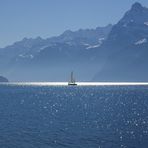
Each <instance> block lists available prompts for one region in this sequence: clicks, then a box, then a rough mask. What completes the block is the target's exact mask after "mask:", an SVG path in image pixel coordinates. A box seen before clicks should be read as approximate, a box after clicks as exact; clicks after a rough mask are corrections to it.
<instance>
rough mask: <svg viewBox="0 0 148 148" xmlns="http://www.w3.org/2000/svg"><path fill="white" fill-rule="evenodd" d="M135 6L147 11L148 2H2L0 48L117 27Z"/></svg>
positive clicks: (123, 0)
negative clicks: (24, 39)
mask: <svg viewBox="0 0 148 148" xmlns="http://www.w3.org/2000/svg"><path fill="white" fill-rule="evenodd" d="M135 2H140V3H141V4H142V5H144V6H146V7H148V0H139V1H138V0H137V1H136V0H0V47H5V46H7V45H10V44H12V43H14V42H15V41H19V40H22V39H23V38H24V37H27V38H36V37H38V36H41V37H42V38H47V37H51V36H57V35H60V34H61V33H62V32H64V31H65V30H73V31H75V30H78V29H80V28H81V29H86V28H96V27H98V26H105V25H107V24H110V23H111V24H115V23H117V22H118V21H119V19H121V17H123V15H124V13H125V12H126V11H127V10H129V9H130V7H131V5H132V4H133V3H135Z"/></svg>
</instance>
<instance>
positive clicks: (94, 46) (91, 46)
mask: <svg viewBox="0 0 148 148" xmlns="http://www.w3.org/2000/svg"><path fill="white" fill-rule="evenodd" d="M97 47H100V44H97V45H90V46H89V47H87V48H86V49H92V48H97Z"/></svg>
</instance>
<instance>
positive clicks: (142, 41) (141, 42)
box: [135, 38, 147, 45]
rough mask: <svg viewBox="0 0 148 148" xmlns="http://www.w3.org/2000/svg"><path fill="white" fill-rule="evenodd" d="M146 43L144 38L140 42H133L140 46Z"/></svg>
mask: <svg viewBox="0 0 148 148" xmlns="http://www.w3.org/2000/svg"><path fill="white" fill-rule="evenodd" d="M146 42H147V39H146V38H144V39H141V40H139V41H137V42H135V45H141V44H144V43H146Z"/></svg>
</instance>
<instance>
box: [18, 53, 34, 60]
mask: <svg viewBox="0 0 148 148" xmlns="http://www.w3.org/2000/svg"><path fill="white" fill-rule="evenodd" d="M19 57H21V58H30V59H33V58H34V56H33V55H32V54H30V55H23V54H20V55H19Z"/></svg>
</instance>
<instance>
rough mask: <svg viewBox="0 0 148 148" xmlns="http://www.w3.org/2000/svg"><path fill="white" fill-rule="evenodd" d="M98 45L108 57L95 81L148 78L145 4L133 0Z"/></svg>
mask: <svg viewBox="0 0 148 148" xmlns="http://www.w3.org/2000/svg"><path fill="white" fill-rule="evenodd" d="M101 49H102V50H103V51H104V52H105V53H104V54H106V55H107V56H108V57H107V61H106V64H105V65H104V67H103V68H102V69H101V70H100V71H99V72H98V74H96V76H95V77H94V81H148V66H147V64H148V8H145V7H143V6H142V5H141V4H140V3H135V4H134V5H133V6H132V8H131V9H130V10H129V11H128V12H126V13H125V15H124V17H123V18H122V19H121V20H120V21H119V22H118V23H117V24H116V25H114V27H113V28H112V30H111V32H110V34H109V36H108V38H107V40H106V41H105V42H104V44H103V45H102V46H101Z"/></svg>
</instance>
